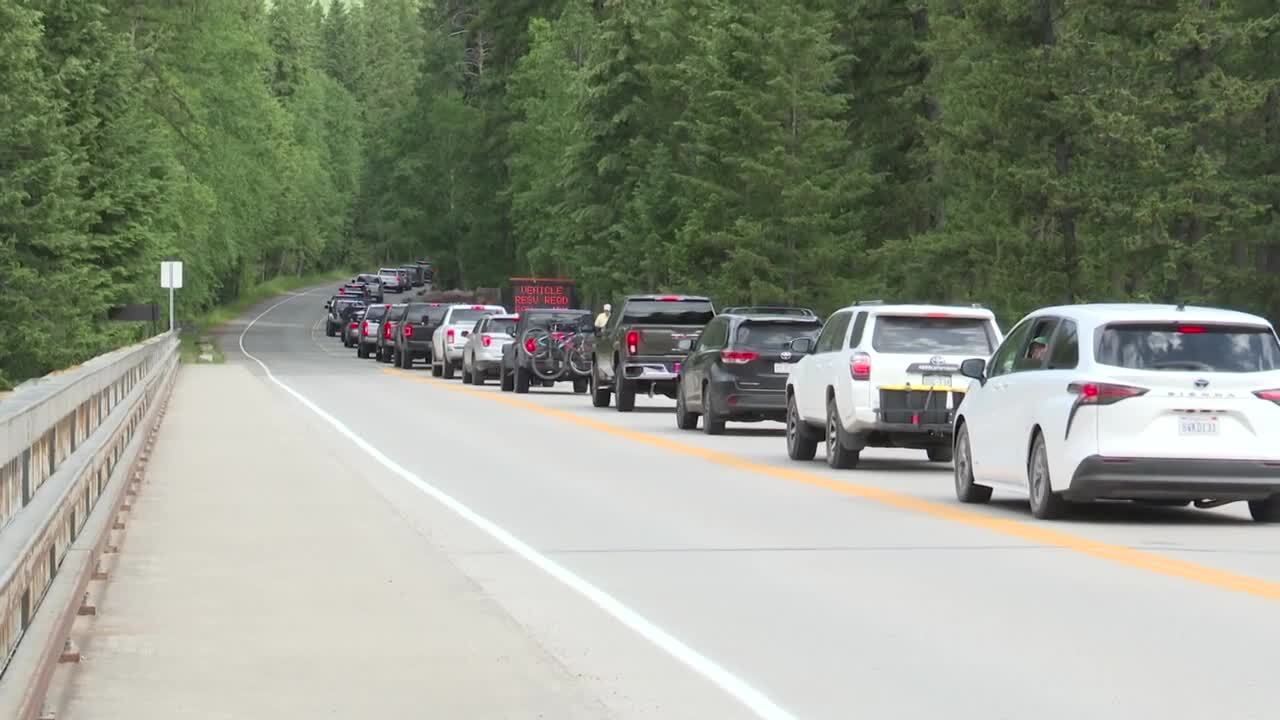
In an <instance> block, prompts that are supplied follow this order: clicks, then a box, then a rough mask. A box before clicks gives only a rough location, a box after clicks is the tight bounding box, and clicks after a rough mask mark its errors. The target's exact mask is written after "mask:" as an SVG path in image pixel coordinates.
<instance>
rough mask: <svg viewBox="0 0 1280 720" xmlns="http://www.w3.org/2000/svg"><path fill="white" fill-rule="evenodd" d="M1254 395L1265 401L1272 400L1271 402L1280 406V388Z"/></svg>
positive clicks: (1260, 391)
mask: <svg viewBox="0 0 1280 720" xmlns="http://www.w3.org/2000/svg"><path fill="white" fill-rule="evenodd" d="M1254 395H1257V396H1258V397H1260V398H1262V399H1263V400H1270V401H1271V402H1273V403H1275V404H1277V405H1280V388H1277V389H1275V390H1259V391H1257V392H1255V393H1254Z"/></svg>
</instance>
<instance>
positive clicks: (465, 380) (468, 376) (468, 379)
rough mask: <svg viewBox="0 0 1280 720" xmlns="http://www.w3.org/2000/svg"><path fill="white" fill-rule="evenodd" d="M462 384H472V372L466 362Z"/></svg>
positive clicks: (463, 364)
mask: <svg viewBox="0 0 1280 720" xmlns="http://www.w3.org/2000/svg"><path fill="white" fill-rule="evenodd" d="M462 384H463V385H470V384H471V371H470V370H468V369H467V364H466V363H465V362H463V363H462Z"/></svg>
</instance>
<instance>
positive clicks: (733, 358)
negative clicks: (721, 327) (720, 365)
mask: <svg viewBox="0 0 1280 720" xmlns="http://www.w3.org/2000/svg"><path fill="white" fill-rule="evenodd" d="M758 357H760V353H754V352H751V351H749V350H721V351H720V359H721V360H723V361H725V362H727V363H729V364H730V365H746V364H747V363H749V362H751V361H752V360H755V359H756V358H758Z"/></svg>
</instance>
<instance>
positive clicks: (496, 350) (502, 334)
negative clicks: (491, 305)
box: [462, 314, 520, 385]
mask: <svg viewBox="0 0 1280 720" xmlns="http://www.w3.org/2000/svg"><path fill="white" fill-rule="evenodd" d="M519 320H520V316H519V315H508V314H504V315H485V316H484V317H482V318H480V321H479V322H477V323H476V326H475V328H474V329H473V330H472V331H471V336H470V337H468V338H467V344H466V345H465V346H464V347H463V348H462V382H463V383H464V384H469V385H483V384H484V383H485V380H487V379H489V378H490V377H499V376H500V371H501V367H502V354H503V352H504V351H505V350H506V347H507V346H508V345H510V344H511V343H512V342H514V341H515V335H514V334H513V333H514V332H515V329H516V322H517V321H519Z"/></svg>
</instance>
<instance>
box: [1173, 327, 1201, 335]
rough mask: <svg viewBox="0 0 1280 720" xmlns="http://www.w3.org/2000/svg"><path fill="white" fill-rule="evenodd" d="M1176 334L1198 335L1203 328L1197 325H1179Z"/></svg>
mask: <svg viewBox="0 0 1280 720" xmlns="http://www.w3.org/2000/svg"><path fill="white" fill-rule="evenodd" d="M1178 332H1180V333H1182V334H1183V335H1199V334H1201V333H1203V332H1204V328H1203V327H1201V326H1199V325H1179V326H1178Z"/></svg>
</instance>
